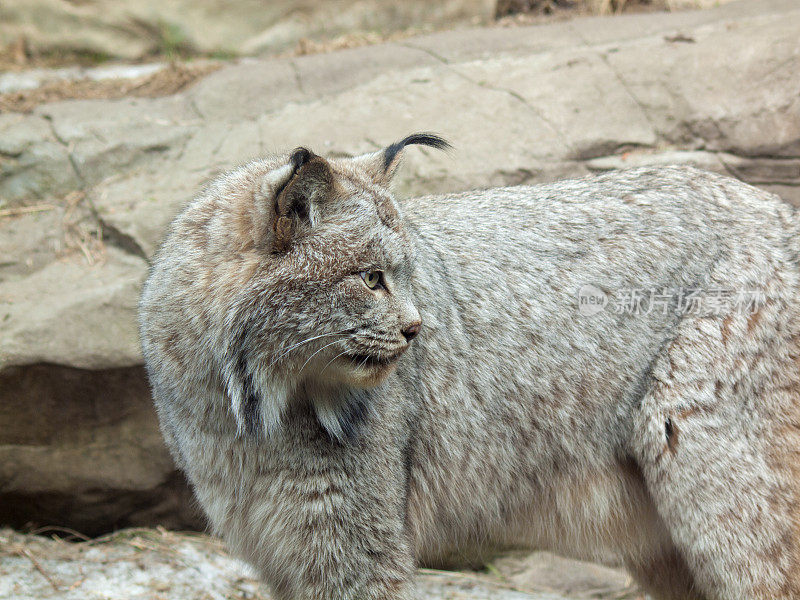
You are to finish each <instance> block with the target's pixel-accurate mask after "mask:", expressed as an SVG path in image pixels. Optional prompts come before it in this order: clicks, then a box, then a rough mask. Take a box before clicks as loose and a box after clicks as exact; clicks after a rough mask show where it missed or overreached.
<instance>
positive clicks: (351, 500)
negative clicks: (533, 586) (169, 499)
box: [140, 136, 800, 600]
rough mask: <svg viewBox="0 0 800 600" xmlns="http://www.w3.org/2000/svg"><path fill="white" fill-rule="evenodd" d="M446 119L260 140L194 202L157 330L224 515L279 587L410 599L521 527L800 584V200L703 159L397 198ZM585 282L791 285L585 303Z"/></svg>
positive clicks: (735, 595)
mask: <svg viewBox="0 0 800 600" xmlns="http://www.w3.org/2000/svg"><path fill="white" fill-rule="evenodd" d="M438 139H439V138H432V137H426V136H418V137H414V136H412V137H410V138H406V140H404V141H403V142H399V143H398V144H395V145H392V146H389V148H388V149H387V150H384V151H380V152H377V153H374V154H370V155H365V156H360V157H356V158H352V159H332V158H331V159H324V158H322V157H319V156H316V155H314V154H313V153H311V152H310V151H308V150H300V151H297V152H295V153H293V154H291V155H284V156H276V157H271V158H267V159H264V160H259V161H256V162H253V163H250V164H248V165H245V166H244V167H242V168H240V169H238V170H236V171H233V172H231V173H228V174H226V175H224V176H222V177H221V178H219V179H218V180H216V181H215V182H214V183H212V184H211V185H210V186H209V187H208V188H207V189H206V190H205V191H204V192H203V193H202V194H200V195H199V196H198V197H197V198H196V199H195V200H194V201H193V202H191V203H190V204H189V205H188V206H187V207H186V209H185V210H184V211H183V212H182V213H181V214H180V215H179V216H178V217H177V218H176V220H175V221H174V223H173V224H172V227H171V229H170V231H169V233H168V235H167V238H166V240H165V242H164V244H163V246H162V247H161V249H160V250H159V252H158V254H157V255H156V256H155V258H154V260H153V268H152V271H151V274H150V277H149V278H148V281H147V283H146V285H145V287H144V292H143V295H142V300H141V307H140V318H141V336H142V346H143V350H144V356H145V359H146V363H147V368H148V372H149V375H150V379H151V382H152V385H153V391H154V395H155V400H156V406H157V408H158V412H159V416H160V419H161V424H162V428H163V431H164V435H165V438H166V440H167V442H168V444H169V446H170V448H171V449H172V451H173V453H174V456H175V457H176V460H177V462H178V464H179V465H180V466H181V468H183V469H184V470H185V472H186V474H187V476H188V478H189V480H190V481H191V483H192V485H193V487H194V490H195V493H196V495H197V497H198V499H199V501H200V503H201V505H202V506H203V508H204V509H205V511H206V513H207V514H208V517H209V519H210V521H211V524H212V525H213V527H214V529H215V530H216V531H217V532H219V533H220V534H222V535H223V536H224V537H225V538H226V540H227V541H228V543H229V544H230V546H231V547H232V548H233V550H234V551H235V552H237V553H238V554H239V555H240V556H242V557H244V558H245V559H247V560H249V561H250V562H251V563H252V564H253V565H254V566H255V567H256V568H257V569H258V570H259V572H260V573H261V574H262V576H263V577H264V579H265V580H266V581H267V582H268V583H269V584H270V585H271V586H272V589H273V593H274V595H275V597H276V598H278V599H290V598H291V599H293V600H303V599H308V600H310V599H312V598H313V599H315V600H323V599H336V600H356V599H358V600H378V599H381V600H408V599H410V598H412V597H414V586H413V570H414V567H415V565H417V564H419V563H421V562H422V563H426V564H432V563H441V562H442V561H445V560H448V559H450V558H452V557H453V556H456V557H459V558H467V557H476V556H477V557H480V556H482V555H485V553H486V552H490V551H493V550H496V549H499V548H504V547H511V546H514V547H519V546H523V547H531V548H549V549H552V550H555V551H557V552H562V553H565V554H569V555H573V556H579V557H583V558H606V557H608V556H617V557H619V559H620V560H622V561H624V562H625V563H626V564H627V565H628V566H629V568H630V569H631V572H632V573H633V574H634V576H635V577H637V579H638V580H639V581H640V582H641V584H642V585H643V586H644V587H645V588H646V589H648V590H649V591H650V592H651V593H652V594H653V595H654V597H656V598H661V599H690V598H691V599H700V598H703V599H707V600H722V599H726V600H744V599H768V598H769V599H788V598H799V597H800V509H799V508H798V507H799V506H800V497H798V493H799V492H800V489H799V485H800V483H799V482H800V456H798V452H799V451H800V241H798V240H800V235H799V234H800V218H798V216H797V215H796V214H795V213H794V211H793V209H792V208H791V207H789V206H788V205H785V204H782V203H781V202H780V200H779V199H778V198H776V197H775V196H772V195H769V194H767V193H765V192H762V191H760V190H757V189H755V188H752V187H750V186H747V185H745V184H743V183H740V182H737V181H734V180H731V179H728V178H724V177H720V176H718V175H713V174H709V173H704V172H701V171H697V170H695V169H690V168H678V167H674V168H639V169H632V170H628V171H622V172H615V173H608V174H604V175H600V176H594V177H589V178H585V179H578V180H571V181H562V182H559V183H554V184H548V185H540V186H532V187H514V188H500V189H491V190H485V191H472V192H466V193H462V194H453V195H448V196H441V197H423V198H413V199H408V200H404V201H402V202H398V201H397V200H395V199H394V197H393V196H392V195H391V193H390V192H389V191H388V183H389V180H390V179H391V176H392V174H393V173H394V172H395V170H396V167H397V161H398V160H399V157H400V156H401V154H402V150H403V147H404V146H406V145H407V144H408V143H415V142H419V143H423V144H426V143H427V145H431V146H434V147H442V146H443V144H442V143H440V141H436V140H438ZM434 142H435V143H434ZM387 157H388V158H387ZM372 271H381V272H382V273H383V277H384V279H383V280H382V281H384V283H385V287H383V288H376V289H374V290H373V289H369V288H368V287H367V286H366V285H365V281H364V279H363V278H362V276H361V274H362V273H368V272H372ZM587 284H591V285H593V286H595V287H596V288H598V289H601V290H604V291H605V292H607V293H612V292H613V291H615V290H623V289H631V288H648V289H649V288H658V289H663V288H681V287H684V288H692V287H702V288H705V289H711V288H728V289H734V290H760V291H762V292H763V293H764V294H765V298H766V301H765V303H764V304H763V306H761V307H759V310H758V311H756V312H753V313H751V314H744V313H742V312H735V311H733V310H723V311H721V312H718V313H714V314H691V313H681V312H680V311H678V310H676V307H675V306H670V307H669V310H665V311H650V312H648V313H647V314H627V313H625V312H619V313H617V312H614V311H612V310H603V311H600V312H599V313H597V314H593V315H585V314H582V313H581V312H580V311H579V310H578V305H577V293H578V290H579V289H580V288H581V287H582V286H584V285H587ZM420 320H421V322H422V328H421V333H420V334H419V336H418V337H417V338H415V339H413V340H411V341H409V340H410V339H411V336H410V334H408V332H410V331H413V330H414V326H415V324H416V323H418V322H419V321H420ZM404 332H406V334H405V335H404ZM407 337H408V339H406V338H407Z"/></svg>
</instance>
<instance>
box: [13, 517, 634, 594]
mask: <svg viewBox="0 0 800 600" xmlns="http://www.w3.org/2000/svg"><path fill="white" fill-rule="evenodd" d="M548 561H549V559H548V558H545V557H543V555H539V554H536V555H534V556H533V557H531V558H530V559H528V561H527V564H528V566H529V567H530V568H531V569H533V570H536V569H537V568H538V565H539V564H540V563H542V564H543V565H544V569H545V570H549V571H552V570H553V568H552V565H551V562H552V561H550V562H548ZM564 566H565V565H562V567H564ZM569 569H570V573H571V574H572V575H573V576H574V577H575V578H576V580H577V581H587V582H589V581H592V582H595V583H598V579H597V576H596V575H595V574H594V571H596V569H595V567H593V566H592V565H588V564H587V563H578V562H576V561H573V563H572V564H570V566H569ZM587 570H588V571H587ZM609 571H611V570H609ZM584 572H587V573H589V574H588V575H586V574H584ZM612 572H613V573H616V574H617V576H618V577H619V576H622V577H624V575H620V574H619V572H616V571H612ZM606 580H608V577H606V578H605V579H602V580H601V581H599V583H600V585H601V586H602V585H603V582H604V581H606ZM548 581H549V583H552V584H555V585H556V587H553V589H550V590H542V589H538V588H536V587H534V588H526V587H520V585H518V584H516V583H513V584H509V582H508V581H507V580H506V579H505V578H503V577H501V576H497V575H491V574H489V575H477V574H472V573H456V572H447V571H423V572H422V573H420V575H419V576H418V578H417V586H418V590H419V597H420V598H430V599H431V600H445V599H453V598H458V599H460V600H489V599H492V600H579V599H582V598H589V597H591V598H599V599H603V598H606V599H607V600H619V599H622V598H633V597H634V596H632V595H629V594H628V592H630V590H627V589H626V588H619V587H613V586H612V587H605V588H604V587H600V588H597V589H595V591H594V594H593V595H591V596H588V595H581V594H573V593H572V592H571V591H569V589H568V588H569V585H568V586H567V587H564V586H562V585H561V584H563V583H564V580H563V579H562V580H560V581H558V582H556V581H552V580H548ZM54 592H55V593H56V594H57V597H58V598H59V599H61V600H83V599H84V598H109V597H117V598H128V599H130V600H146V599H147V600H149V599H150V598H159V599H161V600H185V599H186V598H207V599H209V600H234V599H235V600H244V599H245V598H251V599H256V600H268V598H270V595H269V591H268V590H267V588H266V586H264V585H263V584H260V583H259V582H258V581H257V580H256V579H255V576H254V573H253V570H252V569H251V568H250V567H249V566H248V565H245V564H244V563H242V562H240V561H238V560H236V559H234V558H232V557H231V556H229V555H228V553H227V552H226V550H225V548H224V546H223V545H222V544H221V542H220V541H219V540H217V539H215V538H211V537H209V536H205V535H200V534H193V535H186V534H179V533H172V532H168V531H165V530H163V529H158V530H152V529H130V530H123V531H120V532H117V533H115V534H113V535H109V536H105V537H103V538H101V539H99V540H93V541H91V542H80V543H67V542H64V541H59V540H52V539H48V538H44V537H39V536H34V535H21V534H19V533H16V532H14V531H12V530H10V529H0V596H1V597H3V598H12V597H13V598H16V599H17V600H39V599H42V598H52V597H55V596H54V595H53V593H54Z"/></svg>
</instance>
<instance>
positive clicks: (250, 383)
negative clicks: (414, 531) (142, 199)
mask: <svg viewBox="0 0 800 600" xmlns="http://www.w3.org/2000/svg"><path fill="white" fill-rule="evenodd" d="M410 144H423V145H427V146H431V147H434V148H440V149H444V148H447V147H449V144H448V143H447V142H446V141H444V140H443V139H442V138H440V137H438V136H435V135H431V134H416V135H411V136H409V137H407V138H405V139H404V140H402V141H400V142H397V143H395V144H392V145H391V146H389V147H387V148H385V149H383V150H380V151H378V152H374V153H370V154H366V155H362V156H357V157H355V158H347V159H325V158H322V157H321V156H318V155H316V154H314V153H313V152H311V151H310V150H307V149H305V148H299V149H297V150H295V151H294V152H292V153H291V154H290V155H289V156H284V157H281V158H278V159H270V160H267V161H259V162H255V163H251V164H249V165H246V166H245V167H242V168H241V169H239V170H238V171H235V172H233V173H231V174H229V175H227V176H225V177H223V178H222V179H221V180H219V181H218V182H216V183H215V184H213V185H212V186H211V187H210V188H209V190H208V191H207V193H206V194H205V196H203V197H201V198H199V199H198V200H196V201H195V202H194V203H193V204H192V205H190V207H189V208H188V209H187V211H186V212H185V213H184V214H183V215H182V216H181V217H179V219H178V220H177V221H176V224H175V225H174V226H173V231H172V233H171V235H170V236H169V238H168V239H167V242H165V245H164V247H163V248H162V250H161V253H160V256H159V257H157V259H156V265H155V267H154V271H156V272H159V271H161V272H164V271H165V270H166V269H167V268H169V269H172V270H173V271H175V272H176V275H175V276H174V277H172V278H171V279H170V277H167V281H166V282H165V283H162V284H160V285H162V286H166V287H169V286H170V282H171V281H172V280H174V279H175V277H177V276H178V275H177V273H180V276H181V277H182V278H183V280H184V285H192V286H195V287H199V286H201V285H202V286H205V287H204V288H203V290H202V291H200V290H199V289H198V290H197V292H198V293H195V294H192V295H191V296H192V302H194V303H198V304H199V305H200V306H198V307H196V308H195V309H193V313H197V314H198V315H202V316H201V317H196V318H194V319H191V321H192V324H191V325H188V326H187V327H184V326H183V325H182V321H181V319H180V318H173V319H170V320H171V321H174V322H170V323H165V327H167V328H171V329H172V330H173V335H172V337H171V339H172V341H173V342H174V341H175V339H176V336H178V337H181V336H182V337H184V338H186V337H193V338H194V339H198V340H199V343H195V344H193V345H191V346H189V347H187V348H186V353H187V354H188V355H189V356H186V357H185V358H184V361H187V362H188V363H189V365H190V367H194V368H195V369H198V370H199V369H202V368H204V367H203V365H207V366H205V368H206V369H216V370H217V371H218V373H219V376H220V377H218V380H219V381H221V382H222V387H223V388H224V390H225V393H226V396H227V401H228V402H230V408H231V410H232V412H233V416H234V418H235V419H236V422H237V424H238V428H239V431H240V434H242V435H246V434H250V433H258V432H261V431H265V432H266V433H268V434H269V433H271V432H274V431H276V430H277V429H279V427H280V424H281V420H282V416H283V413H284V410H285V408H286V406H288V405H289V404H290V403H291V402H295V401H297V402H301V401H307V402H310V403H311V404H312V405H313V407H314V409H315V411H316V413H317V416H318V418H319V421H320V423H321V424H322V425H323V426H324V427H325V429H326V430H327V431H328V432H329V433H330V434H331V435H332V436H333V437H336V438H339V439H344V438H346V437H347V436H348V435H350V434H351V433H352V432H351V431H350V430H351V429H352V428H353V420H354V419H356V417H357V413H359V411H363V410H364V409H365V407H364V406H363V405H362V401H361V400H359V399H360V398H361V397H363V395H364V394H363V391H364V390H365V389H367V388H370V387H372V386H375V385H378V384H380V383H381V382H382V381H383V380H384V379H385V378H386V377H387V376H388V375H389V374H390V373H391V371H392V370H393V369H394V367H395V365H396V364H397V362H398V360H400V358H401V356H402V355H403V353H404V352H405V351H406V350H407V349H408V348H409V345H410V344H411V343H412V340H413V339H414V337H415V336H416V335H417V334H418V333H419V332H420V330H421V327H422V323H421V319H420V314H419V312H418V310H417V307H416V306H415V305H414V300H413V297H412V294H411V278H412V273H413V270H414V242H413V239H412V237H411V236H410V235H409V232H408V231H407V230H406V229H405V228H404V224H403V218H402V215H401V212H400V208H399V206H398V205H397V203H396V202H395V200H394V198H393V197H392V195H391V193H390V192H389V183H390V182H391V180H392V177H393V175H394V174H395V173H396V171H397V167H398V165H399V163H400V160H401V156H402V151H403V148H404V147H405V146H407V145H410ZM182 222H183V223H186V225H185V226H182V225H181V223H182ZM189 228H190V229H191V233H188V232H186V233H185V237H186V239H184V240H181V239H180V237H181V235H182V233H181V232H182V231H183V230H184V229H189ZM171 255H177V256H171ZM176 262H178V263H180V265H179V266H176V264H175V263H176ZM161 263H172V264H171V265H170V266H168V267H163V268H160V264H161ZM161 277H163V275H161ZM157 278H158V277H157V276H156V275H153V276H151V279H152V280H155V279H157ZM190 281H191V282H192V283H190ZM148 285H149V286H151V287H152V284H150V282H148ZM146 296H147V291H146V292H145V297H146ZM144 304H145V301H144V300H143V305H144ZM146 319H147V317H145V316H143V317H142V320H143V323H144V325H143V339H144V338H145V337H146V333H147V332H146V331H145V330H146V329H147V323H146ZM199 322H204V323H205V324H206V325H207V327H208V328H209V330H210V331H212V332H213V333H212V334H210V335H209V334H208V333H207V332H204V333H200V332H197V333H193V335H192V336H188V334H189V331H186V329H189V328H192V327H196V324H197V323H199ZM182 327H184V328H183V329H182ZM212 338H213V339H212ZM144 344H145V346H147V342H146V341H145V342H144ZM206 347H208V348H210V349H212V350H211V351H212V353H213V355H214V356H213V357H212V358H213V359H214V360H213V361H212V360H209V356H207V355H205V354H204V349H205V348H206ZM145 354H146V355H147V352H146V353H145ZM149 362H150V361H148V363H149ZM184 368H186V367H185V366H184ZM151 370H152V365H151Z"/></svg>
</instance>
